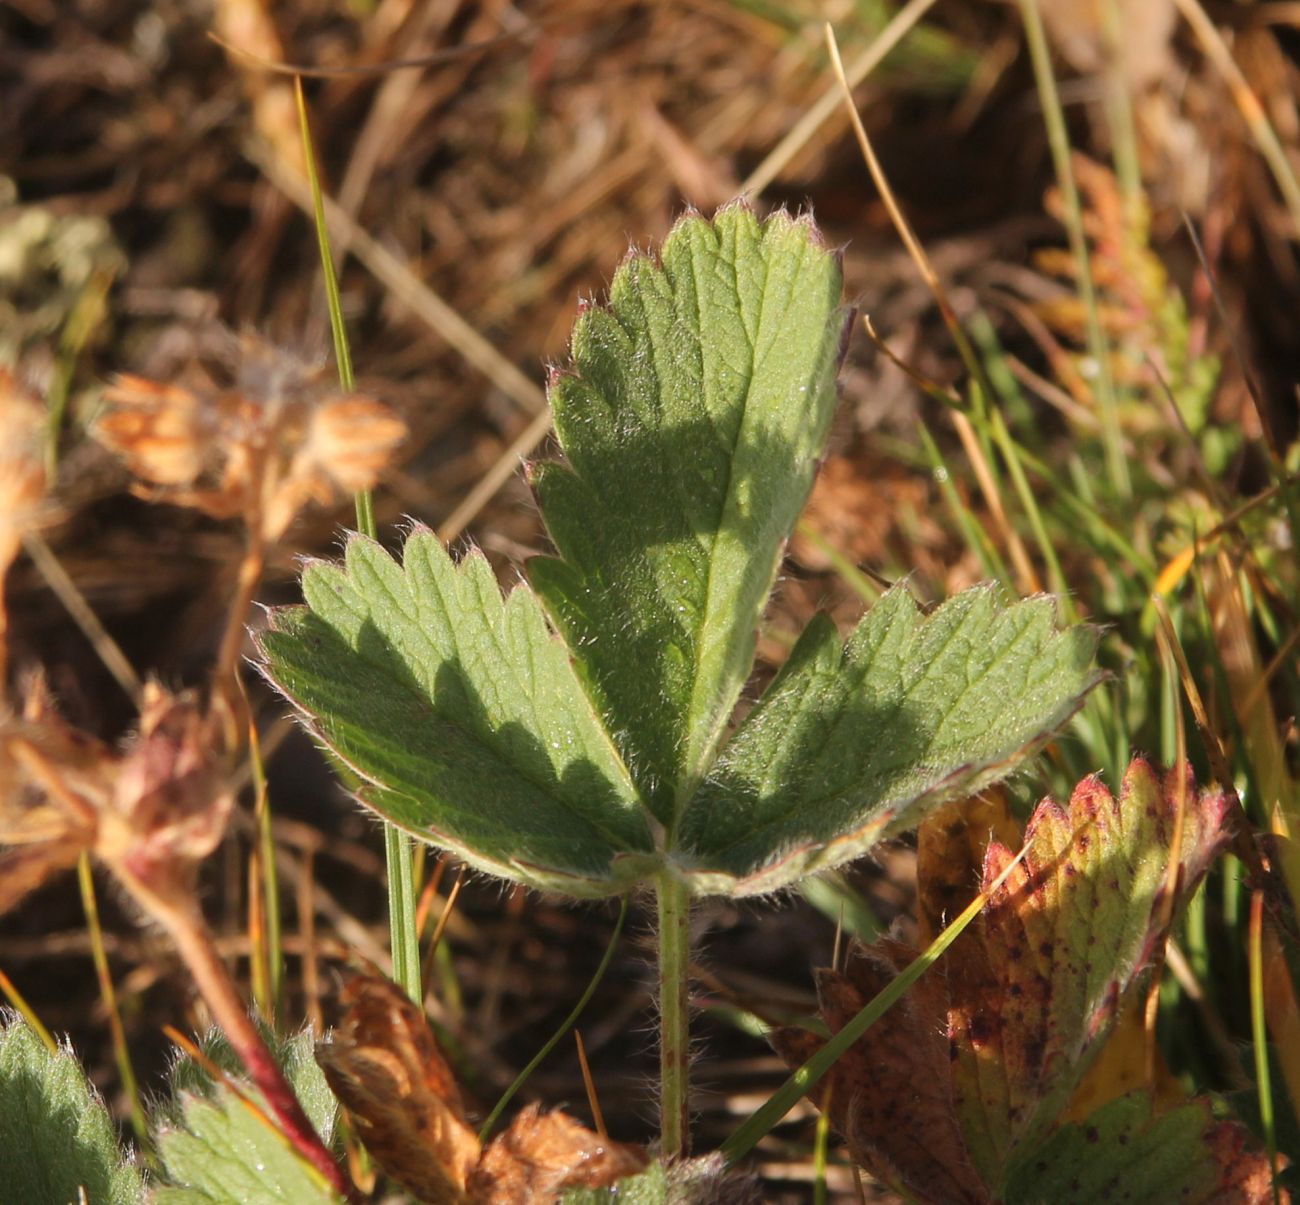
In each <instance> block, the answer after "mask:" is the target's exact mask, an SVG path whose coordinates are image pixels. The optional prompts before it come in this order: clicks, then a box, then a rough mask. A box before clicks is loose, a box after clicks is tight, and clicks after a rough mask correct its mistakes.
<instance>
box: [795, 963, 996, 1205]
mask: <svg viewBox="0 0 1300 1205" xmlns="http://www.w3.org/2000/svg"><path fill="white" fill-rule="evenodd" d="M914 954H915V951H914V950H911V949H909V948H908V947H907V946H904V945H902V944H901V943H899V942H893V941H883V942H880V943H878V944H877V945H875V946H873V947H872V948H871V949H870V950H862V951H859V952H858V954H857V956H856V957H854V959H853V960H852V961H851V962H850V964H849V966H848V968H847V974H844V975H841V974H838V973H836V972H834V971H821V972H819V973H818V977H817V993H818V996H819V997H820V1000H821V1011H822V1016H823V1017H824V1019H825V1021H826V1024H827V1025H828V1026H829V1028H830V1030H831V1032H832V1033H837V1032H838V1031H839V1030H840V1029H842V1028H843V1027H844V1025H845V1023H846V1022H847V1021H848V1020H849V1019H850V1018H852V1017H853V1016H854V1014H856V1013H857V1012H859V1011H860V1010H861V1009H862V1008H863V1006H864V1005H866V1004H867V1003H868V1002H869V1001H870V1000H871V999H872V998H873V997H874V996H876V995H877V994H878V993H879V992H880V991H881V990H882V989H884V988H885V987H886V986H887V985H888V983H889V981H890V980H891V979H893V977H894V976H895V975H896V974H897V973H898V971H899V970H900V969H901V968H902V967H904V966H906V965H907V964H908V962H910V961H911V959H912V957H913V956H914ZM946 1005H947V989H946V985H945V984H944V982H943V979H942V976H941V975H940V974H931V975H927V976H924V977H923V978H922V979H921V980H920V981H919V982H918V983H917V985H916V987H915V988H914V989H913V990H912V991H911V992H909V993H908V994H907V995H906V996H905V997H903V999H902V1000H901V1001H900V1002H899V1003H898V1004H896V1005H895V1006H894V1007H893V1008H892V1009H890V1010H889V1011H888V1012H887V1013H885V1015H884V1016H883V1017H881V1018H880V1020H879V1021H877V1022H876V1024H875V1025H873V1026H872V1027H871V1029H869V1030H868V1031H867V1033H866V1034H865V1036H864V1037H863V1038H862V1039H861V1040H860V1041H858V1042H856V1043H855V1044H854V1045H853V1046H852V1047H851V1048H850V1049H849V1051H848V1052H847V1053H846V1054H845V1055H844V1056H843V1057H842V1058H841V1059H840V1060H839V1062H838V1063H837V1064H836V1065H835V1069H834V1071H832V1072H831V1074H830V1075H829V1076H827V1077H826V1079H825V1080H823V1081H822V1083H821V1085H819V1087H818V1089H817V1091H816V1093H814V1099H816V1100H817V1101H818V1102H819V1103H823V1102H825V1101H826V1100H827V1094H828V1093H829V1100H830V1114H831V1117H832V1119H833V1120H834V1122H835V1125H836V1128H837V1129H838V1130H839V1131H840V1132H841V1133H842V1134H843V1135H844V1137H845V1138H846V1139H847V1140H848V1143H849V1148H850V1149H851V1150H852V1151H853V1154H854V1157H855V1158H856V1159H857V1160H858V1161H859V1162H860V1163H863V1164H866V1165H868V1166H869V1167H870V1168H871V1169H872V1171H873V1172H874V1173H875V1174H876V1175H877V1176H878V1177H880V1178H881V1179H882V1180H885V1181H887V1182H889V1183H891V1184H893V1185H895V1186H896V1187H899V1188H906V1189H907V1190H908V1191H910V1192H912V1193H914V1194H915V1195H917V1196H920V1197H921V1198H922V1199H924V1200H927V1201H944V1202H951V1203H952V1205H979V1203H982V1202H987V1201H989V1199H990V1198H989V1195H988V1193H987V1191H986V1190H985V1189H984V1186H983V1185H982V1183H981V1182H980V1179H979V1176H978V1175H977V1174H976V1173H975V1169H974V1168H973V1166H972V1165H971V1162H970V1156H969V1155H968V1154H967V1151H966V1145H965V1140H964V1139H963V1137H962V1134H961V1131H960V1130H959V1129H958V1127H957V1118H956V1114H955V1112H954V1110H953V1102H952V1085H951V1083H950V1081H949V1063H950V1056H949V1049H948V1040H947V1036H946V1034H945V1033H944V1029H943V1026H942V1025H941V1024H937V1023H936V1021H937V1019H938V1018H940V1017H942V1016H943V1013H944V1011H945V1009H946ZM772 1043H773V1045H774V1046H775V1047H776V1050H777V1053H778V1054H780V1055H781V1056H782V1057H783V1058H784V1059H785V1060H786V1062H787V1063H789V1064H790V1065H791V1066H792V1067H796V1066H798V1065H800V1064H801V1063H803V1062H805V1061H806V1060H807V1059H808V1058H809V1057H810V1056H811V1055H812V1054H813V1053H814V1052H815V1051H816V1049H817V1048H818V1047H819V1046H820V1045H821V1041H820V1039H818V1038H816V1037H814V1036H813V1035H812V1034H811V1033H809V1032H807V1031H806V1030H802V1029H781V1030H777V1031H776V1032H775V1033H774V1034H773V1035H772Z"/></svg>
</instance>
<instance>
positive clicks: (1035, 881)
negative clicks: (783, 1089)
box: [775, 759, 1267, 1203]
mask: <svg viewBox="0 0 1300 1205" xmlns="http://www.w3.org/2000/svg"><path fill="white" fill-rule="evenodd" d="M1180 807H1181V809H1182V823H1181V829H1179V821H1178V814H1179V811H1180ZM1227 810H1228V802H1227V799H1226V797H1225V795H1224V794H1223V792H1221V791H1219V790H1217V789H1211V790H1204V791H1202V790H1198V789H1197V787H1196V784H1195V783H1194V781H1193V780H1192V778H1191V775H1190V772H1188V773H1186V774H1183V775H1179V774H1178V773H1169V774H1167V775H1164V776H1163V777H1162V776H1160V775H1158V774H1157V773H1156V771H1155V770H1154V769H1153V768H1152V767H1151V766H1150V765H1149V764H1148V763H1146V762H1145V761H1143V760H1141V759H1138V760H1135V761H1134V762H1132V763H1131V764H1130V766H1129V768H1128V770H1127V772H1126V774H1125V776H1124V781H1123V784H1122V786H1121V790H1120V793H1119V796H1118V798H1116V797H1115V796H1113V795H1112V794H1111V793H1110V791H1108V790H1107V789H1106V788H1105V787H1104V786H1103V785H1102V783H1101V782H1100V781H1099V779H1098V778H1097V777H1096V776H1093V777H1090V778H1087V779H1085V780H1083V781H1082V782H1080V783H1079V785H1078V786H1077V787H1076V788H1075V790H1074V793H1073V795H1072V796H1071V799H1070V802H1069V805H1068V807H1061V806H1060V805H1058V804H1057V803H1056V802H1054V801H1053V800H1050V799H1048V800H1044V801H1043V802H1042V803H1041V804H1039V806H1038V808H1037V809H1036V810H1035V812H1034V814H1033V816H1032V817H1031V819H1030V821H1029V824H1028V826H1027V828H1026V832H1025V844H1026V846H1027V853H1026V856H1025V858H1024V860H1023V862H1021V863H1020V864H1019V865H1018V866H1017V867H1015V868H1014V869H1013V870H1012V871H1011V874H1010V876H1009V877H1008V879H1007V880H1006V882H1005V883H1004V884H1003V885H1002V886H1001V887H1000V888H998V890H997V891H996V892H994V893H993V894H992V895H991V897H990V899H989V902H988V904H987V905H986V907H985V909H984V911H983V912H982V913H981V914H980V916H979V917H978V918H977V919H976V920H975V921H974V923H973V924H972V925H971V927H970V928H969V929H968V930H967V931H966V932H965V933H963V934H962V935H961V936H960V937H959V938H958V939H957V941H956V942H955V943H954V944H953V946H952V947H951V949H950V950H949V951H948V953H947V954H946V955H945V957H944V959H943V961H942V962H941V963H940V964H939V965H938V966H937V967H936V968H935V969H934V970H932V971H931V972H929V973H928V974H927V975H926V976H924V977H923V978H922V979H921V980H920V981H919V982H918V983H917V984H916V985H915V986H914V987H913V988H912V990H911V991H910V992H909V993H908V994H907V995H906V996H904V998H903V999H902V1001H901V1002H900V1003H899V1004H897V1005H895V1007H894V1008H893V1009H891V1010H890V1011H889V1012H888V1013H886V1014H885V1015H884V1017H883V1018H882V1019H881V1020H880V1021H879V1022H877V1023H876V1024H875V1025H874V1026H873V1027H872V1028H871V1029H870V1030H869V1031H868V1032H867V1033H866V1035H865V1036H864V1037H863V1038H862V1039H861V1040H860V1041H858V1042H857V1043H856V1044H855V1045H854V1046H853V1047H852V1048H851V1049H850V1051H849V1052H848V1053H847V1054H846V1055H845V1056H844V1057H843V1058H842V1059H841V1060H840V1061H839V1062H838V1063H837V1064H836V1067H835V1068H834V1070H833V1071H832V1072H831V1074H830V1075H829V1076H828V1081H829V1092H830V1100H831V1106H830V1108H831V1117H832V1120H833V1121H834V1123H835V1125H836V1126H837V1128H838V1129H839V1130H840V1132H841V1133H843V1134H844V1135H845V1137H846V1138H847V1139H848V1141H849V1145H850V1147H851V1149H852V1150H853V1152H854V1155H855V1157H856V1158H857V1159H859V1160H860V1161H861V1162H862V1163H863V1164H865V1165H867V1166H869V1167H871V1168H872V1169H873V1170H874V1171H875V1172H876V1173H877V1174H879V1175H880V1176H882V1177H883V1178H885V1179H886V1180H888V1181H890V1182H891V1183H894V1184H896V1185H898V1186H900V1187H902V1188H904V1189H905V1190H906V1191H908V1192H910V1193H912V1194H913V1195H914V1196H916V1197H917V1198H919V1199H921V1200H924V1201H942V1202H972V1203H983V1202H990V1201H993V1200H997V1199H1001V1197H1002V1195H1003V1193H1004V1191H1005V1189H1006V1185H1007V1183H1008V1179H1007V1178H1008V1174H1009V1169H1010V1168H1011V1167H1012V1166H1013V1165H1015V1166H1016V1167H1017V1168H1018V1169H1019V1170H1017V1172H1016V1174H1017V1176H1020V1177H1021V1179H1020V1180H1019V1181H1018V1183H1019V1184H1020V1185H1021V1197H1020V1199H1022V1200H1026V1201H1027V1200H1046V1201H1054V1200H1057V1199H1059V1198H1058V1197H1057V1196H1056V1195H1055V1194H1054V1192H1053V1191H1047V1190H1044V1191H1042V1192H1040V1191H1039V1188H1038V1187H1037V1186H1036V1185H1035V1184H1034V1183H1033V1182H1032V1176H1031V1173H1030V1172H1029V1171H1027V1170H1025V1169H1026V1168H1027V1167H1029V1166H1030V1164H1029V1162H1028V1161H1029V1160H1032V1159H1033V1158H1035V1157H1036V1156H1037V1154H1038V1152H1039V1151H1040V1150H1042V1149H1043V1143H1044V1142H1045V1141H1064V1140H1063V1139H1059V1138H1053V1137H1052V1135H1053V1134H1056V1135H1059V1134H1060V1133H1061V1132H1062V1131H1061V1130H1059V1129H1058V1128H1057V1127H1059V1126H1060V1125H1061V1124H1062V1121H1063V1115H1064V1113H1065V1110H1066V1108H1067V1106H1068V1105H1069V1104H1070V1100H1071V1096H1072V1094H1073V1093H1074V1092H1075V1090H1076V1088H1077V1087H1078V1085H1079V1083H1080V1081H1081V1079H1082V1077H1083V1075H1084V1073H1085V1072H1086V1071H1087V1069H1088V1067H1089V1065H1090V1063H1091V1061H1092V1059H1093V1058H1094V1056H1095V1055H1096V1053H1097V1052H1098V1050H1100V1049H1101V1047H1102V1045H1103V1043H1104V1041H1105V1039H1106V1037H1107V1036H1108V1034H1109V1033H1110V1032H1111V1030H1112V1028H1113V1026H1114V1023H1115V1020H1116V1017H1117V1014H1118V1012H1119V1010H1120V1008H1121V1007H1122V1005H1123V1003H1124V1002H1125V1000H1126V999H1127V998H1128V997H1129V996H1130V994H1131V993H1132V991H1133V990H1134V989H1135V988H1136V987H1137V986H1138V985H1139V984H1140V983H1141V981H1142V980H1143V978H1144V973H1145V972H1146V971H1147V970H1148V969H1149V967H1150V964H1151V961H1152V956H1153V954H1154V953H1155V951H1156V948H1157V943H1158V942H1159V941H1160V940H1162V938H1163V936H1164V934H1165V933H1166V931H1167V930H1166V921H1167V916H1168V915H1169V914H1170V913H1171V909H1170V908H1169V907H1167V904H1168V901H1167V900H1166V897H1165V892H1166V890H1167V883H1168V870H1169V855H1170V849H1171V845H1172V842H1173V840H1174V835H1175V833H1176V832H1178V831H1181V833H1182V839H1181V850H1180V856H1179V860H1178V870H1179V876H1180V877H1179V881H1180V883H1181V890H1182V898H1185V896H1186V895H1187V894H1189V893H1190V892H1191V891H1192V890H1194V888H1195V887H1196V885H1197V883H1198V882H1199V881H1200V879H1201V878H1202V876H1203V875H1204V874H1205V872H1206V870H1207V868H1208V867H1209V865H1210V863H1211V861H1212V860H1213V858H1214V857H1215V856H1216V855H1217V854H1218V852H1219V851H1220V850H1221V849H1222V848H1223V846H1224V844H1225V842H1226V834H1225V832H1224V821H1225V817H1226V815H1227ZM920 853H921V857H920V861H919V864H918V877H919V882H920V892H921V911H922V913H923V914H924V913H927V912H932V911H933V910H934V908H935V905H936V902H937V901H936V900H934V899H929V898H927V891H928V888H927V884H928V882H929V880H930V873H929V872H930V868H931V866H934V867H935V868H936V874H935V879H936V881H937V883H938V884H939V886H940V889H941V891H942V892H943V893H944V898H945V899H946V898H948V896H949V895H950V894H951V882H952V870H953V866H954V865H956V864H960V862H961V861H962V860H963V859H967V860H968V859H969V858H970V843H969V839H968V834H967V833H966V832H965V831H964V829H963V827H962V826H961V825H959V824H952V823H950V818H948V817H945V818H942V819H940V820H939V821H938V822H937V823H936V824H935V825H934V826H933V828H932V831H931V832H930V833H929V834H927V837H926V839H924V840H922V842H921V845H920ZM1012 856H1013V855H1012V853H1011V851H1010V849H1008V848H1007V847H1006V846H1004V845H1001V844H999V843H997V842H993V843H992V844H990V845H989V847H988V850H987V852H986V853H985V855H984V858H983V866H982V873H981V878H980V880H979V881H980V882H981V883H982V889H983V890H986V891H987V890H989V889H990V888H991V887H992V884H993V883H994V881H995V880H996V878H997V877H998V875H999V874H1000V873H1001V872H1002V871H1003V870H1004V869H1005V868H1006V867H1007V865H1008V863H1009V862H1010V861H1011V859H1012ZM916 956H917V951H916V950H914V949H912V948H910V947H908V946H905V945H903V944H901V943H899V942H895V941H884V942H880V943H877V944H876V945H874V946H872V947H870V948H868V949H866V950H864V951H861V952H860V953H859V955H858V956H857V957H856V958H855V959H854V960H853V961H852V962H851V964H850V966H849V967H848V969H847V971H846V973H845V974H839V973H836V972H831V971H823V972H821V973H820V975H819V977H818V990H819V994H820V998H821V1006H822V1015H823V1017H824V1019H825V1021H826V1023H827V1025H828V1027H829V1028H830V1030H831V1031H832V1032H837V1031H838V1030H840V1029H841V1028H843V1026H844V1025H845V1024H846V1023H847V1022H848V1021H849V1020H850V1019H851V1018H852V1017H853V1016H854V1015H855V1014H856V1013H857V1012H859V1011H860V1010H861V1009H862V1008H863V1007H864V1006H865V1005H866V1004H867V1003H868V1002H870V1001H871V1000H872V999H873V998H874V997H875V996H876V995H877V994H878V993H879V992H880V991H881V990H882V989H883V988H884V987H885V986H887V985H888V983H889V982H890V981H891V980H892V979H893V978H894V976H895V975H896V974H897V973H898V972H899V971H900V970H901V969H902V968H903V967H905V966H906V965H908V964H909V963H910V962H911V961H912V959H913V958H915V957H916ZM775 1043H776V1046H777V1049H778V1050H779V1051H780V1052H781V1053H782V1055H783V1056H784V1057H785V1058H786V1060H787V1061H788V1062H789V1063H791V1065H798V1064H800V1063H802V1062H803V1061H805V1060H806V1058H807V1057H808V1056H809V1055H810V1054H812V1053H813V1052H814V1051H815V1050H817V1049H818V1048H819V1047H820V1045H821V1041H820V1039H818V1038H816V1037H815V1036H813V1035H812V1034H810V1033H807V1032H806V1031H803V1030H790V1029H787V1030H781V1031H778V1033H777V1034H776V1035H775ZM821 1091H822V1089H821V1088H819V1094H820V1092H821ZM1147 1099H1148V1100H1149V1097H1148V1098H1147ZM1110 1107H1111V1104H1110V1102H1106V1104H1105V1105H1104V1106H1102V1107H1101V1108H1099V1109H1098V1111H1097V1113H1095V1114H1094V1116H1093V1117H1090V1118H1088V1119H1087V1121H1086V1122H1085V1125H1091V1124H1093V1121H1094V1118H1095V1117H1096V1116H1099V1115H1100V1114H1101V1113H1102V1112H1103V1111H1104V1109H1109V1108H1110ZM1196 1108H1197V1109H1200V1105H1199V1103H1198V1104H1197V1105H1196ZM1171 1124H1175V1126H1176V1125H1177V1124H1181V1123H1171ZM1094 1128H1095V1129H1096V1132H1097V1134H1098V1135H1101V1136H1103V1137H1104V1136H1105V1135H1106V1134H1110V1133H1112V1132H1113V1133H1114V1135H1115V1137H1114V1143H1115V1145H1114V1146H1113V1147H1112V1146H1110V1145H1107V1143H1106V1142H1103V1141H1101V1140H1100V1139H1099V1140H1098V1141H1097V1142H1096V1143H1095V1144H1094V1145H1093V1146H1092V1149H1091V1155H1090V1158H1091V1160H1092V1162H1093V1164H1095V1165H1096V1168H1097V1169H1098V1174H1100V1172H1101V1170H1102V1169H1106V1168H1109V1169H1110V1171H1111V1172H1112V1173H1115V1172H1118V1171H1119V1170H1120V1169H1122V1168H1123V1167H1124V1166H1125V1160H1126V1159H1127V1157H1128V1156H1127V1154H1126V1152H1125V1150H1124V1142H1123V1141H1121V1136H1122V1135H1124V1134H1127V1132H1128V1131H1126V1130H1123V1129H1122V1128H1120V1129H1114V1130H1113V1131H1112V1130H1106V1129H1103V1128H1102V1127H1101V1126H1100V1125H1099V1124H1098V1125H1096V1126H1095V1127H1094ZM1202 1130H1204V1127H1202ZM1202 1130H1198V1131H1197V1133H1198V1134H1201V1132H1202ZM1225 1136H1231V1142H1229V1141H1228V1137H1225ZM1203 1139H1204V1140H1203V1141H1202V1140H1201V1139H1199V1138H1198V1139H1197V1141H1198V1142H1199V1146H1198V1150H1199V1151H1200V1155H1199V1156H1198V1157H1201V1158H1204V1159H1205V1160H1206V1161H1207V1164H1206V1165H1207V1166H1208V1167H1210V1168H1211V1169H1213V1171H1214V1175H1216V1176H1217V1175H1224V1176H1227V1175H1232V1176H1236V1177H1238V1178H1239V1179H1240V1178H1241V1177H1240V1176H1239V1174H1238V1162H1239V1161H1241V1160H1245V1161H1247V1162H1248V1163H1249V1166H1250V1168H1252V1169H1254V1170H1252V1171H1251V1172H1250V1173H1249V1175H1245V1174H1244V1173H1243V1175H1245V1178H1244V1179H1243V1180H1242V1182H1243V1183H1245V1182H1247V1181H1249V1182H1251V1183H1254V1182H1255V1181H1254V1180H1252V1179H1251V1177H1252V1176H1254V1175H1255V1174H1256V1173H1257V1171H1258V1168H1259V1166H1260V1165H1261V1164H1262V1162H1263V1156H1262V1155H1261V1154H1260V1153H1258V1152H1257V1151H1255V1152H1251V1151H1249V1150H1248V1142H1247V1138H1246V1132H1245V1130H1244V1129H1242V1128H1241V1127H1240V1126H1235V1125H1232V1126H1229V1127H1228V1129H1226V1130H1223V1131H1219V1130H1214V1131H1213V1132H1210V1131H1204V1135H1203ZM1229 1148H1231V1151H1232V1157H1231V1160H1227V1154H1228V1151H1229ZM1025 1177H1029V1179H1025ZM1265 1183H1267V1177H1265ZM1081 1199H1086V1198H1081ZM1092 1199H1103V1198H1100V1197H1094V1198H1092ZM1133 1199H1134V1200H1140V1199H1148V1200H1149V1199H1153V1198H1151V1197H1147V1198H1142V1197H1141V1196H1140V1195H1139V1196H1137V1197H1134V1198H1133ZM1171 1199H1177V1198H1176V1197H1175V1198H1171ZM1206 1199H1211V1198H1206ZM1233 1199H1238V1200H1247V1201H1249V1200H1256V1199H1259V1200H1263V1199H1266V1197H1264V1198H1257V1197H1252V1196H1249V1195H1247V1196H1241V1197H1237V1198H1233Z"/></svg>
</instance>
